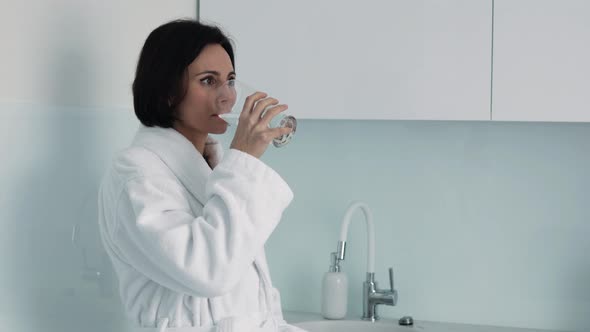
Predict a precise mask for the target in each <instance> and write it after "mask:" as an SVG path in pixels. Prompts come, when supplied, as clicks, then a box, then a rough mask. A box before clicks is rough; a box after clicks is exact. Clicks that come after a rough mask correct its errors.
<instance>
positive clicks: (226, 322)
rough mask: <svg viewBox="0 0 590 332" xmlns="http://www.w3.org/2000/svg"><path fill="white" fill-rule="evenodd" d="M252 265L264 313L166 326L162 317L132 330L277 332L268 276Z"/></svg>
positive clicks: (136, 331)
mask: <svg viewBox="0 0 590 332" xmlns="http://www.w3.org/2000/svg"><path fill="white" fill-rule="evenodd" d="M254 267H255V268H256V271H257V272H258V276H259V277H260V279H261V280H262V284H263V291H264V298H265V302H266V310H267V312H266V313H263V312H260V313H258V314H253V315H249V316H248V317H240V316H238V317H228V318H224V319H221V320H219V321H218V322H217V323H216V324H215V325H210V326H189V327H168V322H169V318H162V319H161V320H160V322H158V327H135V328H133V329H132V330H131V331H132V332H277V331H278V330H279V329H278V322H277V320H276V319H275V318H274V317H273V308H274V307H275V305H276V304H275V303H274V299H273V298H272V295H271V293H270V291H271V290H272V284H271V282H270V280H269V279H268V276H267V275H266V273H264V271H263V270H262V269H261V268H260V267H259V266H258V264H257V263H256V261H254Z"/></svg>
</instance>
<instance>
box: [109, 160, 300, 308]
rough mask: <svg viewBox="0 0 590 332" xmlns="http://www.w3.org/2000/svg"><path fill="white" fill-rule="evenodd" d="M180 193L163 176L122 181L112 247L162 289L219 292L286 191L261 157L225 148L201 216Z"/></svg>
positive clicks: (252, 252) (266, 229) (252, 253)
mask: <svg viewBox="0 0 590 332" xmlns="http://www.w3.org/2000/svg"><path fill="white" fill-rule="evenodd" d="M187 195H189V194H188V192H187V191H186V189H185V188H184V187H183V186H182V185H181V184H180V183H179V182H178V180H177V179H176V178H174V177H171V176H166V175H161V176H157V175H150V176H139V177H136V178H134V179H131V180H129V181H127V182H126V185H125V189H124V191H123V192H122V194H121V196H120V199H119V202H118V208H117V215H118V219H119V220H118V223H117V225H118V226H117V227H118V228H117V230H116V231H115V234H114V236H113V237H114V239H115V245H116V246H117V247H118V249H119V253H120V255H123V256H124V260H125V261H127V262H129V263H130V264H132V265H133V266H134V267H135V268H136V269H137V270H138V271H140V272H141V273H143V274H145V275H146V276H148V277H149V278H150V279H152V280H154V281H155V282H157V283H159V284H161V285H164V286H165V287H168V288H170V289H172V290H175V291H178V292H183V293H186V294H191V295H194V296H199V297H216V296H220V295H223V294H225V293H227V292H228V291H230V290H231V289H232V288H233V287H234V286H235V285H237V283H238V282H239V281H240V279H241V277H242V275H243V274H244V272H245V271H246V269H247V268H249V267H251V265H252V263H253V261H254V259H255V257H256V256H257V255H258V254H260V253H261V252H262V250H263V249H264V243H265V242H266V240H267V239H268V237H269V236H270V234H271V233H272V231H273V230H274V228H275V227H276V225H277V224H278V222H279V221H280V218H281V215H282V213H283V210H284V209H285V208H286V207H287V206H288V205H289V203H290V202H291V200H292V198H293V193H292V192H291V190H290V188H289V186H288V185H287V184H286V183H285V182H284V181H283V179H282V178H281V177H280V176H279V175H278V174H277V173H276V172H275V171H274V170H272V169H271V168H270V167H268V166H266V165H265V164H264V163H263V162H261V161H260V160H258V159H257V158H254V157H252V156H250V155H248V154H246V153H243V152H240V151H237V150H229V151H228V152H227V154H226V156H225V158H223V160H222V161H221V162H220V163H219V164H218V165H217V167H215V169H214V170H213V172H212V173H211V174H210V176H209V178H208V180H207V184H206V199H207V200H206V202H204V203H205V204H204V207H203V212H202V215H198V216H196V215H194V213H193V212H192V210H191V207H190V204H189V200H188V199H187ZM193 199H194V198H193Z"/></svg>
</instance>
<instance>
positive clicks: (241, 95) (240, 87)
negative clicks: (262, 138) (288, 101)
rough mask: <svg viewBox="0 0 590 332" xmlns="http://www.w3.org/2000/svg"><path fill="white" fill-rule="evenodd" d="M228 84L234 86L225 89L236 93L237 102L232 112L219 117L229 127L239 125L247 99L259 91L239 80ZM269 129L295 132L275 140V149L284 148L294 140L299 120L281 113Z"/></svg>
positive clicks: (270, 124) (276, 116)
mask: <svg viewBox="0 0 590 332" xmlns="http://www.w3.org/2000/svg"><path fill="white" fill-rule="evenodd" d="M226 84H233V85H230V86H228V87H223V88H229V89H233V90H232V91H235V93H236V102H235V104H234V105H233V107H232V108H231V111H230V112H229V113H225V114H220V115H219V117H220V118H222V119H223V120H224V121H225V122H227V123H228V124H229V125H237V124H238V121H239V119H240V113H242V110H243V108H244V103H245V102H246V98H247V97H248V96H250V95H252V94H254V93H255V92H256V91H259V90H256V89H254V88H252V87H251V86H250V85H248V84H246V83H244V82H242V81H239V80H233V81H228V82H227V83H226ZM271 107H273V106H269V107H267V108H266V109H265V110H264V111H263V112H262V114H264V112H266V110H267V109H269V108H271ZM269 127H270V128H284V127H288V128H292V129H293V131H291V132H290V133H289V134H286V135H281V136H279V137H276V138H275V139H273V141H272V144H273V145H274V146H275V147H277V148H280V147H282V146H285V145H287V144H288V143H289V142H290V141H291V139H292V138H293V135H295V131H296V130H297V119H295V117H294V116H292V115H289V114H285V112H281V113H279V114H277V115H275V116H274V117H273V118H272V119H271V121H270V123H269Z"/></svg>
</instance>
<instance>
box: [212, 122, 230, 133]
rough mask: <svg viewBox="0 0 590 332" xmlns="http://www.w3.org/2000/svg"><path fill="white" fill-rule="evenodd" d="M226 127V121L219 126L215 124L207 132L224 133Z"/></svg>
mask: <svg viewBox="0 0 590 332" xmlns="http://www.w3.org/2000/svg"><path fill="white" fill-rule="evenodd" d="M227 128H228V124H227V123H226V124H224V125H221V126H215V128H211V131H210V132H209V133H210V134H214V135H221V134H225V133H226V132H227Z"/></svg>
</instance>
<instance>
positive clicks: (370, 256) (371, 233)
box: [337, 201, 375, 273]
mask: <svg viewBox="0 0 590 332" xmlns="http://www.w3.org/2000/svg"><path fill="white" fill-rule="evenodd" d="M357 209H361V210H362V211H363V214H364V216H365V221H366V224H367V273H375V226H374V224H373V215H372V214H371V210H369V206H368V205H367V203H364V202H361V201H354V202H352V203H351V204H350V205H349V206H348V209H346V212H345V213H344V219H343V220H342V228H341V231H340V241H339V242H338V252H337V255H338V257H337V258H338V260H344V257H345V255H346V238H347V236H348V225H349V224H350V220H351V218H352V215H353V213H354V212H355V211H356V210H357Z"/></svg>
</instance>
